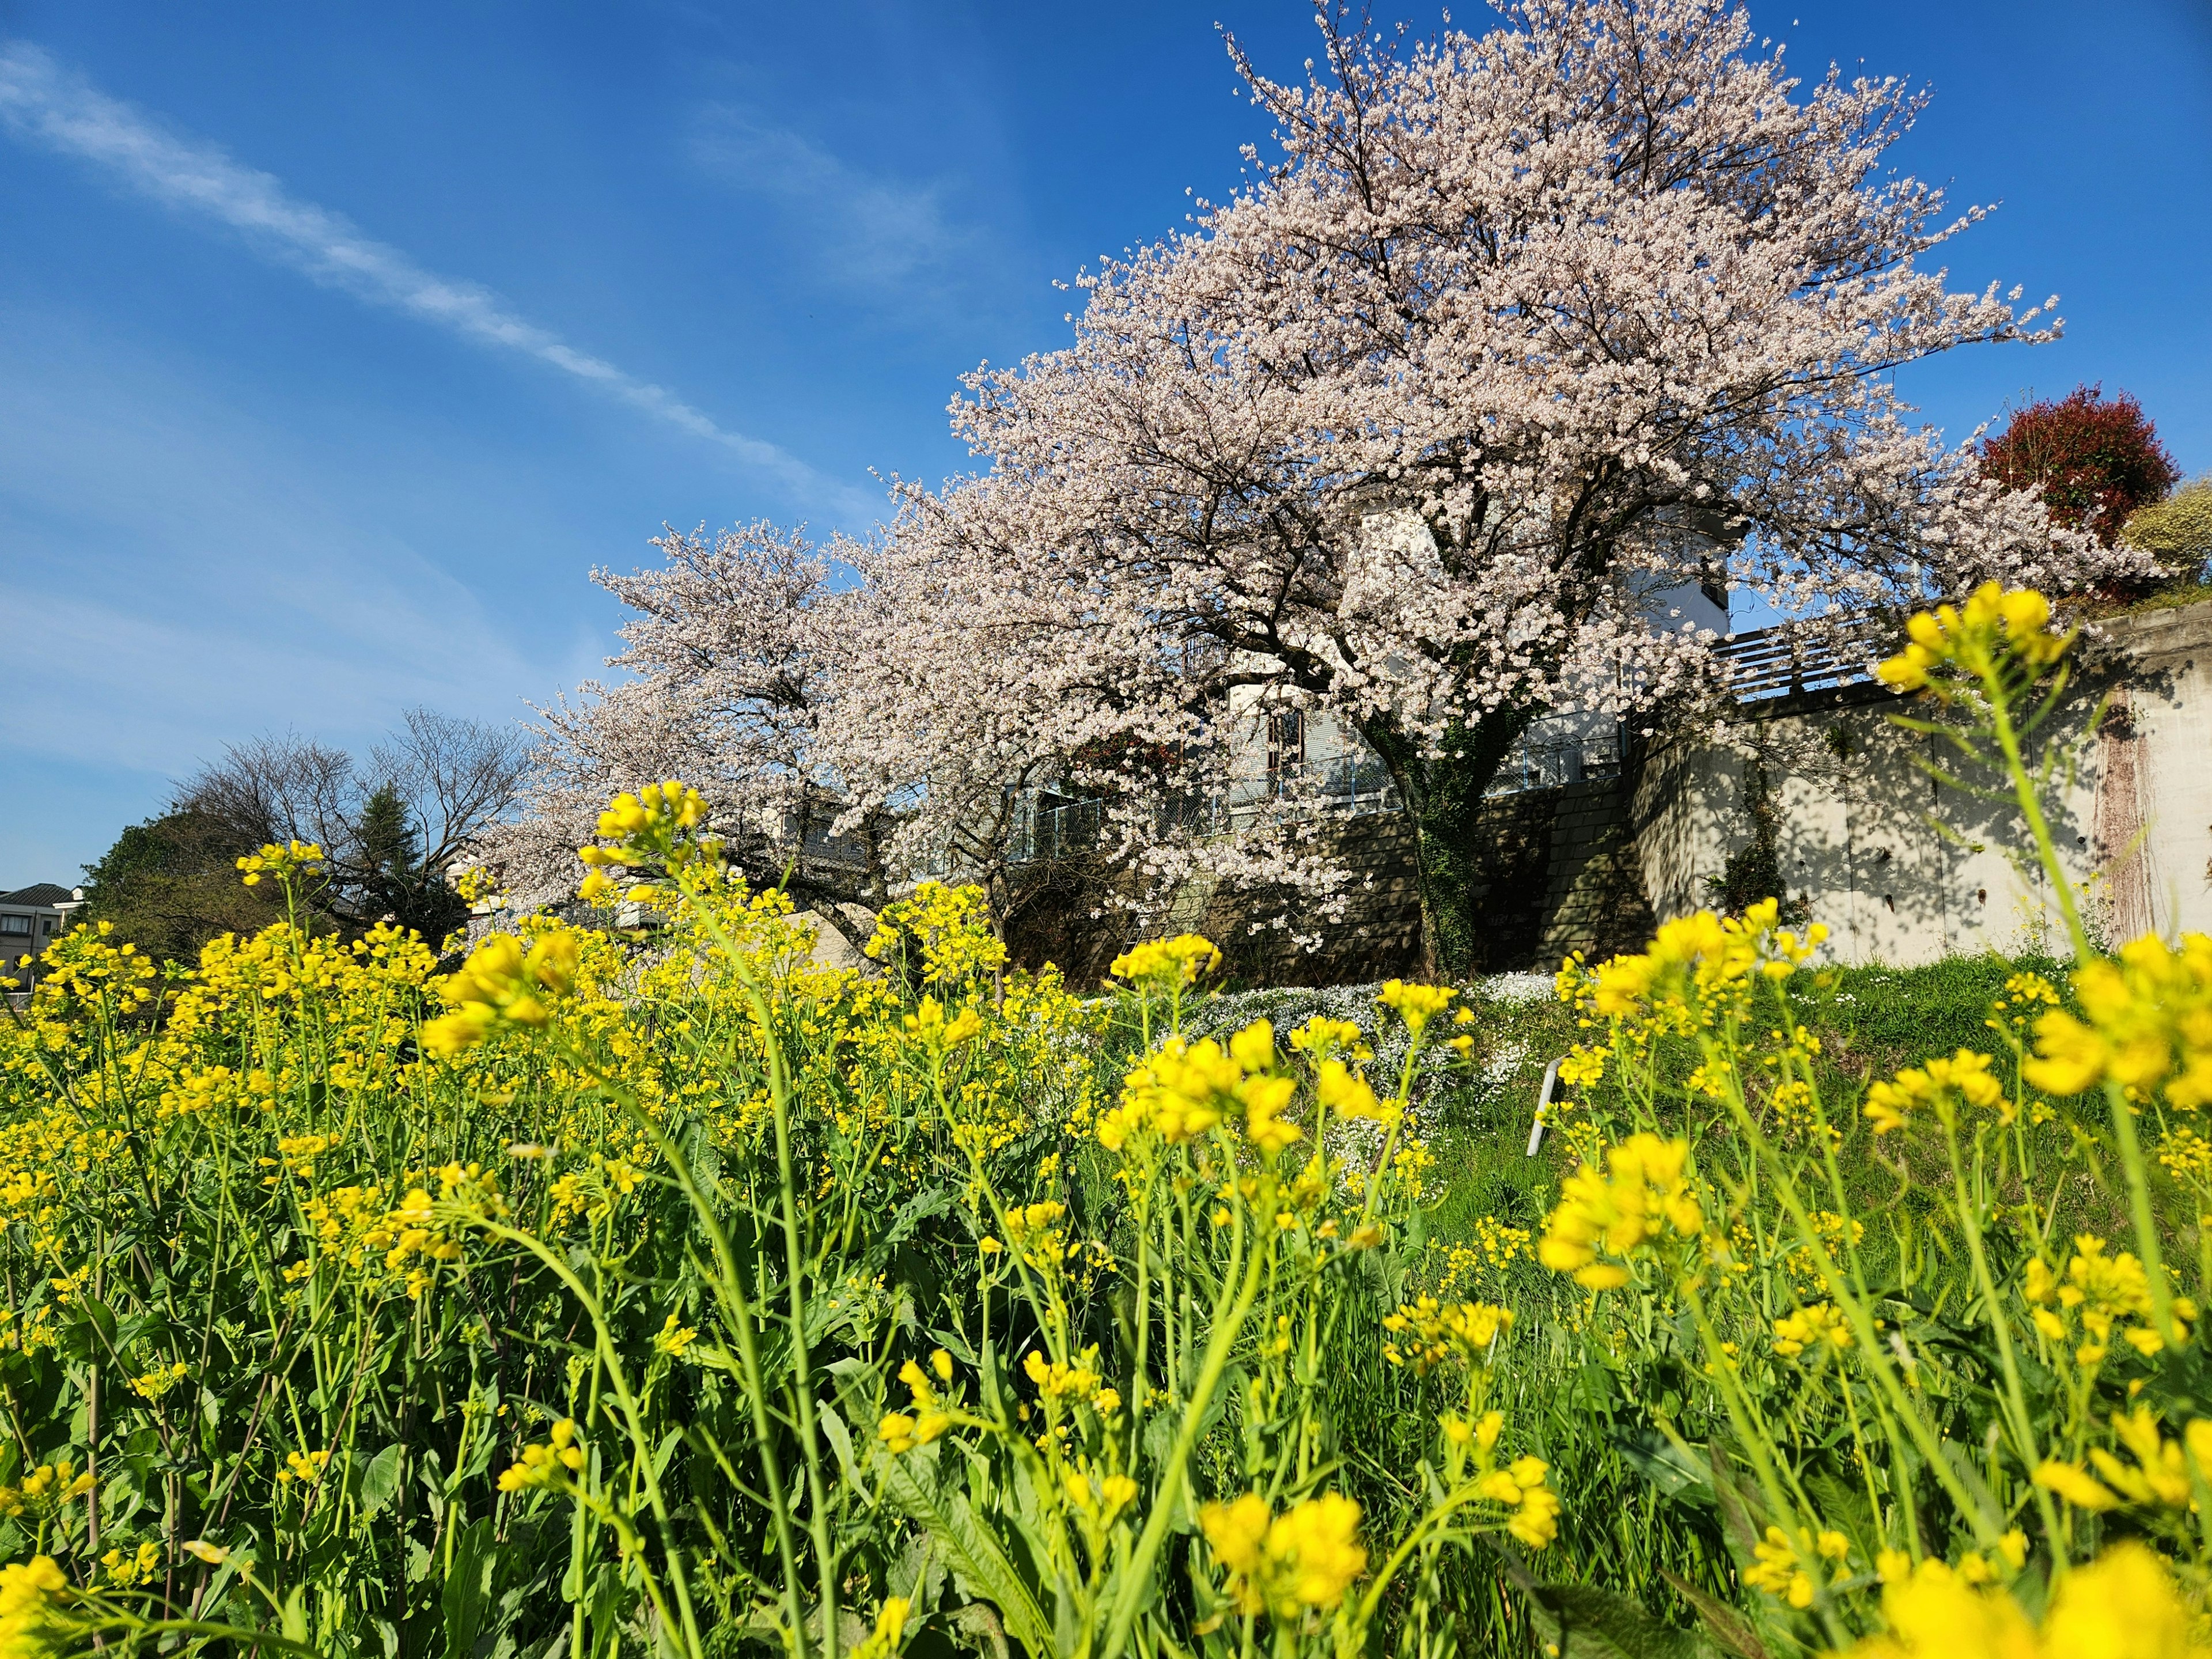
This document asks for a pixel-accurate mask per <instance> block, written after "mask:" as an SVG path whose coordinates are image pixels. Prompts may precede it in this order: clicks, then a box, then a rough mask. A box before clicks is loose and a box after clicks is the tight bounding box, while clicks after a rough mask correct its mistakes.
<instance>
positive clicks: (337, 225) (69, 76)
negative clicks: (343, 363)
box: [0, 41, 867, 516]
mask: <svg viewBox="0 0 2212 1659" xmlns="http://www.w3.org/2000/svg"><path fill="white" fill-rule="evenodd" d="M0 125H4V126H5V127H6V128H7V130H8V131H9V132H11V133H13V134H14V135H15V137H18V138H20V139H22V140H24V141H26V142H27V143H35V144H39V145H41V146H43V147H44V148H46V149H51V150H56V151H59V152H61V153H62V154H64V155H74V156H76V157H79V158H81V159H82V160H84V161H90V162H93V163H94V164H95V165H97V166H99V167H102V168H105V169H106V171H107V172H108V173H110V174H112V176H113V177H115V178H116V179H119V180H120V181H121V182H123V183H124V184H125V185H129V186H130V187H131V189H133V190H136V191H138V192H139V193H141V194H142V195H144V196H147V197H151V198H153V199H154V200H155V201H158V202H161V203H163V204H166V205H167V206H170V207H173V208H175V209H178V210H181V211H184V212H187V213H193V214H197V215H200V216H204V217H206V218H208V219H211V220H213V221H215V222H217V223H219V224H222V225H227V226H228V227H230V228H232V229H234V230H236V231H238V232H240V234H242V235H243V236H245V238H246V240H247V241H248V243H249V244H250V245H251V246H253V247H254V248H255V249H257V250H258V252H261V253H262V254H263V255H264V257H266V258H270V259H273V260H276V261H277V262H278V263H280V264H286V265H289V266H290V267H292V268H293V269H295V270H299V271H301V272H302V273H304V274H305V275H307V276H310V277H312V278H313V280H315V281H316V282H318V283H323V284H325V286H328V287H331V288H335V289H343V291H344V292H346V293H349V294H351V295H355V296H356V297H357V298H359V299H362V300H365V301H369V302H370V303H372V304H376V305H385V306H391V307H395V308H396V309H398V310H400V311H403V312H405V313H409V314H410V315H411V316H415V317H417V318H420V319H422V320H423V321H425V322H428V323H434V324H436V325H439V326H441V327H443V328H445V329H447V330H449V331H452V332H453V333H454V334H457V335H459V336H460V337H462V338H464V339H466V340H470V341H472V342H475V343H477V344H480V345H487V346H495V347H499V348H501V349H506V350H509V351H516V352H520V353H521V354H522V355H523V356H527V357H532V358H535V359H537V360H538V362H543V363H549V364H550V365H551V366H552V367H554V368H557V369H560V370H562V372H563V373H565V374H573V375H574V376H575V377H576V378H577V379H578V380H582V381H585V382H586V383H587V384H588V385H590V386H592V387H594V388H595V389H597V390H599V391H600V392H605V393H606V394H607V395H609V396H611V397H613V398H618V399H619V400H621V401H622V402H623V403H626V404H630V405H632V406H633V407H635V408H637V409H641V410H645V411H646V412H647V413H648V414H650V415H653V416H657V417H658V418H659V419H660V420H663V421H665V422H668V423H669V424H670V425H671V426H674V427H677V428H680V429H682V430H683V431H685V432H688V433H690V434H691V435H694V436H696V437H699V438H703V439H705V440H707V441H708V442H710V443H714V444H718V445H720V446H721V447H723V448H725V449H727V450H728V451H730V452H731V453H732V454H734V455H736V456H737V457H738V459H740V460H741V461H743V462H744V463H745V464H746V465H749V466H750V467H752V468H754V469H756V470H757V471H759V472H761V473H763V474H764V475H766V476H767V477H770V478H772V479H774V480H775V481H776V482H777V483H780V484H781V486H782V487H783V488H784V489H786V490H787V492H789V493H790V494H791V495H793V496H794V497H795V498H798V499H799V500H800V501H802V502H825V503H834V505H835V506H836V508H837V509H838V510H839V511H840V512H841V513H847V514H857V515H860V516H864V515H865V513H866V500H867V498H866V495H864V493H863V492H861V491H859V490H856V489H852V488H851V487H849V486H847V485H843V484H839V483H834V482H832V481H829V480H828V479H825V478H824V477H823V475H822V474H820V473H819V472H817V471H815V469H814V468H812V467H811V466H809V465H807V464H806V463H805V462H804V461H802V460H800V459H799V458H798V457H797V456H795V455H793V454H792V453H790V452H789V451H788V450H786V449H784V448H782V447H780V446H779V445H776V444H773V443H770V442H769V441H766V440H764V439H761V438H755V437H750V436H749V435H746V434H744V433H742V432H732V431H731V430H730V429H729V428H726V427H724V426H722V425H720V424H719V423H718V422H715V421H714V420H713V419H712V418H711V417H709V416H708V415H706V414H705V413H703V412H702V410H698V409H696V408H694V407H693V406H692V405H691V404H687V403H685V402H684V401H683V399H681V398H678V397H677V396H675V395H674V394H673V393H672V392H669V391H668V390H667V389H666V388H665V387H664V386H656V385H654V384H653V383H652V382H651V381H648V380H640V379H638V378H637V377H636V376H635V375H633V374H629V373H627V372H625V371H624V370H623V369H621V368H617V366H616V365H614V364H613V363H611V362H607V361H606V360H605V358H603V357H595V356H592V355H591V354H590V353H588V352H585V351H580V350H578V349H576V348H575V347H574V346H572V345H570V344H569V343H568V342H567V341H565V340H563V339H562V338H561V337H560V336H559V335H557V334H555V333H554V332H552V331H550V330H549V329H545V328H541V327H540V326H538V325H537V324H535V323H532V322H531V321H529V320H528V319H526V318H523V317H521V316H520V315H518V314H517V313H515V311H514V310H513V308H512V307H510V306H509V305H508V304H507V301H504V300H502V299H501V297H500V296H499V295H496V294H495V293H493V292H492V291H491V290H490V289H486V288H484V287H483V286H481V285H479V284H477V283H471V282H465V281H462V280H459V279H456V278H453V277H448V276H440V275H438V274H437V273H436V272H435V271H432V270H425V269H424V268H423V267H422V265H421V264H417V263H416V261H415V260H414V259H413V258H410V257H409V256H408V255H407V254H406V253H404V252H402V251H401V250H399V249H398V248H396V247H393V246H392V245H391V244H390V243H388V242H380V241H377V240H374V238H372V237H369V236H368V235H365V234H363V233H362V231H361V229H360V228H358V227H357V226H356V225H355V224H354V223H353V222H351V221H350V220H349V219H348V218H346V217H345V216H344V215H343V214H340V213H335V212H332V211H331V210H329V209H327V208H323V207H319V206H317V205H316V204H313V203H312V202H305V201H301V199H299V198H298V197H295V196H293V195H291V194H289V192H287V191H286V190H285V189H284V186H283V184H282V183H281V182H280V181H279V180H278V179H276V178H275V177H274V176H273V175H271V174H270V173H263V172H260V171H258V170H257V169H255V168H252V167H246V166H243V165H241V164H240V162H238V161H234V160H233V159H232V158H231V157H230V155H228V154H227V153H226V152H225V151H224V150H223V149H221V148H220V147H219V146H217V145H215V144H211V143H204V142H202V141H200V140H197V139H194V138H190V137H182V136H179V135H178V134H175V133H173V132H171V131H167V130H165V129H164V128H163V127H162V126H161V125H160V124H158V123H157V122H156V121H155V120H154V119H153V118H150V117H149V116H148V115H146V114H145V113H144V112H141V111H139V110H137V109H136V108H134V107H133V106H131V105H129V104H126V103H124V102H122V101H121V100H118V99H114V98H111V97H109V96H108V95H107V94H105V93H103V92H101V91H100V89H99V88H96V87H94V86H93V85H92V84H91V83H90V82H88V81H87V80H86V79H85V78H84V77H83V76H80V75H77V74H76V73H74V72H72V71H70V70H64V68H63V67H62V66H61V65H60V64H57V63H56V62H55V61H54V59H53V58H52V56H51V55H50V54H48V53H47V52H45V51H43V50H41V49H40V48H39V47H37V46H32V45H30V44H29V43H27V42H24V41H10V42H0Z"/></svg>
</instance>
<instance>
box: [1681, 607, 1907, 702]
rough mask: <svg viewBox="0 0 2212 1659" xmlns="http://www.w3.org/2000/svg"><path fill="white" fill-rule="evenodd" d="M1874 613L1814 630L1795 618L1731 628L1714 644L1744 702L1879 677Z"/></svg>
mask: <svg viewBox="0 0 2212 1659" xmlns="http://www.w3.org/2000/svg"><path fill="white" fill-rule="evenodd" d="M1875 626H1876V625H1875V621H1874V619H1873V618H1871V617H1855V618H1853V619H1852V620H1850V621H1849V622H1844V623H1838V624H1837V626H1836V628H1835V629H1834V631H1832V632H1826V631H1824V632H1822V633H1820V634H1814V635H1808V634H1807V633H1806V632H1805V630H1804V629H1802V628H1799V627H1797V626H1795V625H1793V624H1791V623H1778V624H1777V625H1776V626H1774V627H1772V628H1757V629H1752V630H1751V631H1750V632H1749V633H1746V634H1731V635H1729V636H1728V637H1727V638H1725V639H1723V641H1721V642H1720V643H1719V644H1718V645H1717V646H1715V647H1713V654H1714V655H1715V656H1716V657H1717V658H1719V659H1720V661H1721V665H1722V667H1723V670H1724V671H1726V672H1727V674H1728V676H1729V690H1731V691H1733V692H1734V693H1735V699H1736V701H1737V702H1759V701H1762V700H1763V699H1765V698H1767V697H1794V696H1802V695H1803V694H1804V693H1806V692H1808V691H1826V690H1833V689H1834V688H1836V687H1838V686H1844V685H1857V684H1861V683H1863V682H1864V681H1867V680H1870V679H1872V678H1874V668H1873V662H1874V659H1875V658H1876V657H1878V656H1880V655H1881V654H1882V653H1881V649H1880V648H1879V646H1878V643H1877V641H1876V638H1875Z"/></svg>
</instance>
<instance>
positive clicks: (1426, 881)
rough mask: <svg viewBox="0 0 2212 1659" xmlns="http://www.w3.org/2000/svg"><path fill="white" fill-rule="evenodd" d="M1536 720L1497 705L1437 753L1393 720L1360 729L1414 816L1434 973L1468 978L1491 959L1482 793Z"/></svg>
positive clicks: (1447, 737) (1425, 948) (1429, 969)
mask: <svg viewBox="0 0 2212 1659" xmlns="http://www.w3.org/2000/svg"><path fill="white" fill-rule="evenodd" d="M1534 718H1535V716H1534V711H1530V710H1522V709H1500V710H1499V711H1498V712H1497V713H1495V714H1486V715H1484V716H1483V717H1482V718H1481V719H1480V720H1477V721H1475V723H1474V725H1472V726H1453V727H1451V728H1450V729H1449V731H1447V732H1445V733H1444V735H1443V742H1442V743H1441V744H1440V745H1439V746H1438V747H1439V750H1440V752H1438V753H1435V754H1431V753H1429V752H1428V751H1427V750H1426V747H1425V745H1424V744H1421V743H1420V742H1419V740H1417V739H1415V738H1409V737H1407V735H1406V734H1405V732H1402V731H1401V730H1400V729H1399V727H1398V726H1397V724H1396V722H1395V721H1394V720H1387V719H1382V720H1373V721H1370V722H1367V723H1366V724H1364V725H1363V726H1361V728H1360V735H1361V736H1362V737H1364V738H1366V740H1367V742H1368V744H1369V745H1370V747H1372V748H1373V749H1374V750H1375V752H1376V754H1377V755H1378V756H1380V757H1382V760H1383V765H1384V766H1386V767H1388V768H1389V772H1390V778H1391V781H1392V782H1394V783H1395V784H1396V785H1397V787H1398V793H1399V796H1400V798H1401V799H1403V800H1404V801H1405V803H1406V814H1407V817H1409V818H1411V819H1412V820H1413V830H1414V842H1413V847H1414V855H1413V864H1414V872H1415V878H1416V881H1417V883H1418V884H1419V890H1420V896H1421V951H1422V959H1423V967H1424V969H1425V971H1426V973H1427V974H1428V975H1429V976H1430V977H1431V979H1443V980H1451V979H1465V978H1466V977H1468V975H1471V974H1474V973H1477V972H1480V970H1481V969H1483V968H1484V967H1485V966H1486V961H1485V957H1486V952H1485V951H1484V949H1483V944H1484V933H1485V928H1484V921H1483V915H1482V908H1483V907H1482V898H1483V894H1484V890H1485V888H1486V866H1485V861H1484V857H1483V854H1484V852H1485V850H1486V849H1485V847H1484V844H1483V839H1482V836H1481V833H1480V814H1481V811H1482V799H1483V792H1484V791H1485V790H1486V789H1487V788H1489V787H1490V782H1491V780H1492V778H1494V777H1496V776H1497V775H1498V767H1499V766H1500V765H1501V764H1503V763H1504V759H1505V757H1506V756H1507V754H1508V753H1510V751H1511V750H1512V748H1513V744H1514V742H1515V740H1516V739H1517V738H1519V737H1520V736H1521V734H1522V732H1525V731H1527V730H1528V725H1529V722H1530V721H1531V720H1534Z"/></svg>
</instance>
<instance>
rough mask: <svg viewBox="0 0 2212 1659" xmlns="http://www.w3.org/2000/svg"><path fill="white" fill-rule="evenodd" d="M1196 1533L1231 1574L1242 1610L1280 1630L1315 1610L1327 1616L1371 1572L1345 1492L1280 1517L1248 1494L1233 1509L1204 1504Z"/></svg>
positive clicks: (1352, 1505) (1232, 1592) (1356, 1517)
mask: <svg viewBox="0 0 2212 1659" xmlns="http://www.w3.org/2000/svg"><path fill="white" fill-rule="evenodd" d="M1199 1525H1200V1527H1201V1528H1203V1529H1204V1531H1205V1533H1206V1542H1207V1544H1208V1545H1209V1546H1211V1547H1212V1551H1213V1559H1214V1560H1215V1561H1217V1562H1218V1563H1219V1564H1220V1565H1221V1566H1223V1567H1224V1568H1225V1569H1226V1570H1227V1571H1228V1573H1229V1593H1230V1595H1231V1598H1232V1599H1233V1600H1234V1601H1236V1603H1237V1607H1238V1609H1239V1610H1240V1611H1242V1612H1244V1613H1267V1614H1269V1615H1270V1616H1271V1617H1273V1619H1275V1620H1277V1621H1278V1622H1288V1621H1290V1620H1295V1619H1297V1618H1298V1617H1299V1615H1300V1614H1302V1613H1304V1612H1305V1611H1306V1609H1308V1608H1315V1609H1317V1610H1320V1611H1322V1612H1327V1611H1328V1609H1329V1608H1331V1607H1335V1606H1336V1605H1337V1604H1338V1603H1339V1602H1340V1601H1343V1600H1344V1595H1345V1592H1346V1590H1348V1589H1351V1588H1352V1581H1353V1580H1355V1579H1356V1578H1358V1577H1359V1575H1360V1574H1361V1573H1363V1572H1364V1571H1366V1570H1367V1552H1366V1551H1365V1550H1364V1549H1363V1548H1361V1547H1360V1545H1359V1542H1358V1538H1359V1505H1358V1504H1356V1503H1354V1502H1353V1501H1352V1499H1351V1498H1346V1497H1345V1496H1344V1495H1343V1494H1342V1493H1340V1492H1323V1493H1322V1495H1321V1496H1320V1497H1318V1498H1308V1499H1307V1500H1306V1501H1305V1502H1304V1503H1302V1504H1297V1505H1296V1506H1295V1507H1293V1508H1292V1509H1291V1510H1289V1511H1288V1512H1287V1513H1285V1514H1283V1515H1273V1514H1271V1513H1270V1512H1269V1510H1268V1508H1267V1499H1266V1498H1262V1497H1261V1496H1260V1495H1259V1494H1258V1493H1257V1492H1247V1493H1246V1494H1245V1495H1244V1496H1243V1497H1242V1498H1237V1499H1236V1500H1234V1501H1233V1502H1231V1503H1228V1504H1206V1506H1205V1507H1204V1508H1202V1509H1201V1510H1200V1511H1199Z"/></svg>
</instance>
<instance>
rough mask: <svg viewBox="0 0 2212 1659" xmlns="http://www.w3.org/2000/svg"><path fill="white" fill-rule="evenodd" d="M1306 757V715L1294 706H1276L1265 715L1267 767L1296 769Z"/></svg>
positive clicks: (1273, 769)
mask: <svg viewBox="0 0 2212 1659" xmlns="http://www.w3.org/2000/svg"><path fill="white" fill-rule="evenodd" d="M1305 757H1306V717H1305V715H1304V714H1302V713H1301V712H1299V711H1298V710H1297V709H1295V708H1278V709H1276V710H1274V711H1273V712H1272V713H1271V714H1268V716H1267V769H1268V770H1269V771H1270V772H1281V771H1285V770H1296V769H1297V768H1298V767H1299V766H1300V765H1302V764H1304V761H1305Z"/></svg>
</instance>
